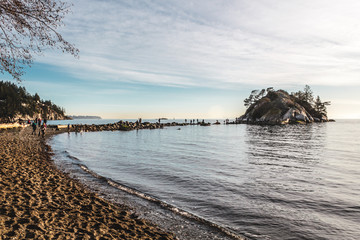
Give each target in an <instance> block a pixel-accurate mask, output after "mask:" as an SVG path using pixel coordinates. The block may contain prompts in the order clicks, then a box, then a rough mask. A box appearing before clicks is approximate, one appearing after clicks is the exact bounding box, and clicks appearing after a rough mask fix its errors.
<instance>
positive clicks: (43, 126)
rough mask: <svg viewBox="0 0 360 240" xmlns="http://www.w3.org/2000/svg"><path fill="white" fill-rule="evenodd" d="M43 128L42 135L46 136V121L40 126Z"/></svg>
mask: <svg viewBox="0 0 360 240" xmlns="http://www.w3.org/2000/svg"><path fill="white" fill-rule="evenodd" d="M40 130H41V136H42V137H44V136H45V131H46V123H43V124H42V125H41V127H40Z"/></svg>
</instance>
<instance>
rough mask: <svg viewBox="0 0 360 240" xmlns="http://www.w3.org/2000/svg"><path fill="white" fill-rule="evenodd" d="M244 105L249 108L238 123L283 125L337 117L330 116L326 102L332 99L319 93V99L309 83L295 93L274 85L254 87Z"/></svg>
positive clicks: (238, 119) (321, 120)
mask: <svg viewBox="0 0 360 240" xmlns="http://www.w3.org/2000/svg"><path fill="white" fill-rule="evenodd" d="M244 105H245V106H246V107H248V108H247V110H246V112H245V114H243V115H242V116H240V117H239V118H236V120H235V123H250V124H267V125H282V124H292V123H295V124H296V123H297V124H306V123H312V122H328V121H334V120H329V119H328V117H327V111H326V106H328V105H330V102H329V101H327V102H322V101H321V99H320V97H319V96H317V97H316V99H315V98H314V96H313V92H312V90H311V89H310V87H309V86H308V85H306V86H305V88H304V90H303V91H298V92H295V93H291V94H289V93H288V92H286V91H284V90H274V89H273V88H272V87H270V88H267V89H262V90H253V91H252V92H251V94H250V96H249V97H248V98H246V99H245V100H244Z"/></svg>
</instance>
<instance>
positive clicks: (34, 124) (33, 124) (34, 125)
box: [31, 121, 36, 135]
mask: <svg viewBox="0 0 360 240" xmlns="http://www.w3.org/2000/svg"><path fill="white" fill-rule="evenodd" d="M31 126H32V129H33V131H32V133H31V135H33V134H35V135H36V132H35V131H36V123H35V121H33V123H32V124H31Z"/></svg>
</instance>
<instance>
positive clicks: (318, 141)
mask: <svg viewBox="0 0 360 240" xmlns="http://www.w3.org/2000/svg"><path fill="white" fill-rule="evenodd" d="M51 145H52V148H53V149H54V151H55V153H56V154H61V153H62V152H64V150H66V151H67V152H68V153H69V154H70V155H71V156H74V157H76V158H78V159H79V160H80V161H81V163H82V164H84V165H86V166H88V168H89V169H91V170H92V171H94V172H96V173H98V174H100V175H102V176H105V177H109V178H111V179H113V180H115V181H117V182H120V183H122V184H124V185H127V186H130V187H133V188H135V189H137V190H139V191H141V192H144V193H148V194H151V195H152V196H155V197H156V198H158V199H160V200H162V201H164V202H167V203H170V204H172V205H175V206H177V207H179V208H181V209H184V210H186V211H189V212H191V213H194V214H196V215H198V216H200V217H202V218H204V219H206V220H209V221H211V222H214V223H217V224H219V225H221V226H224V227H226V228H229V229H231V230H233V231H235V232H237V233H239V234H243V235H245V236H248V237H251V238H254V239H359V237H360V227H359V226H360V121H359V120H338V121H337V122H335V123H322V124H310V125H289V126H255V125H213V126H210V127H201V126H186V127H181V129H180V130H179V129H178V127H170V128H165V129H158V130H140V131H130V132H119V131H114V132H91V133H82V134H75V133H71V134H69V135H68V134H62V135H58V136H55V137H54V138H53V139H52V140H51ZM58 157H60V156H58ZM65 161H66V160H65ZM69 161H71V159H69Z"/></svg>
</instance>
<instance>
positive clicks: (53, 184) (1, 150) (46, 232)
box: [0, 127, 175, 239]
mask: <svg viewBox="0 0 360 240" xmlns="http://www.w3.org/2000/svg"><path fill="white" fill-rule="evenodd" d="M48 148H49V147H48V146H47V145H46V144H45V140H44V139H43V138H41V137H39V136H33V135H31V129H30V127H28V128H24V129H22V130H7V131H1V132H0V155H1V158H0V159H1V160H0V189H1V191H0V239H29V238H35V239H175V237H174V236H173V234H170V233H166V232H164V231H162V230H161V229H159V228H158V227H157V226H154V225H153V224H151V223H149V222H147V221H145V220H143V219H139V218H138V217H137V216H135V215H134V214H132V213H131V212H130V210H129V209H128V208H127V207H126V206H121V205H116V204H113V203H111V202H109V201H105V200H104V199H102V198H100V197H99V196H98V195H97V194H96V193H93V192H90V191H89V190H88V189H86V188H85V187H84V186H83V185H82V184H80V183H78V182H77V181H75V180H71V179H70V178H69V177H68V176H67V175H66V174H65V173H63V172H61V171H59V170H57V169H56V167H55V166H54V164H53V162H52V160H51V158H50V155H49V153H48V150H49V149H48Z"/></svg>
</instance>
